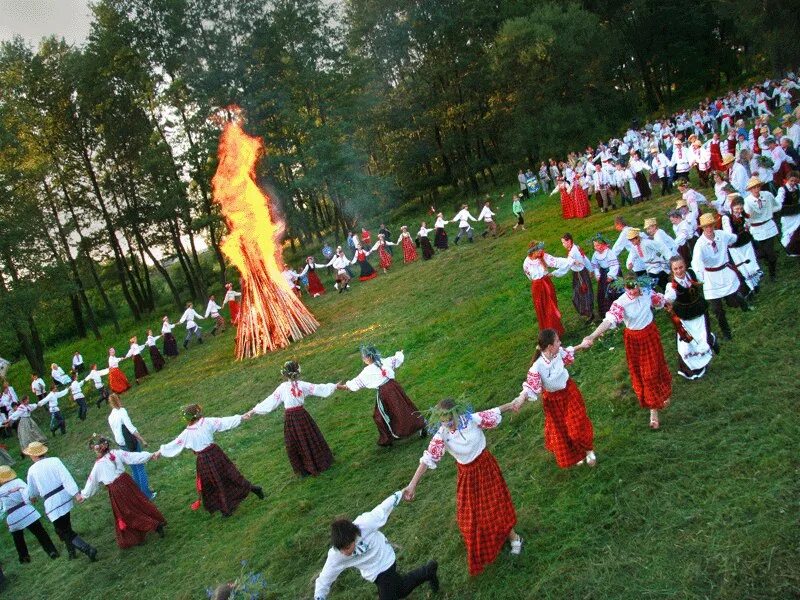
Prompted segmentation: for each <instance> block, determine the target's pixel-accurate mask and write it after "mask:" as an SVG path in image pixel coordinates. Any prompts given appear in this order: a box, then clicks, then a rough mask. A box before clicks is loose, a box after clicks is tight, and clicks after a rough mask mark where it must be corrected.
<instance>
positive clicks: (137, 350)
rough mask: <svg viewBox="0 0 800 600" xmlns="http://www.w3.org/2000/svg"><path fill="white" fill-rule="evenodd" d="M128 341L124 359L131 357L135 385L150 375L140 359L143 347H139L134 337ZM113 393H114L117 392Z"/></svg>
mask: <svg viewBox="0 0 800 600" xmlns="http://www.w3.org/2000/svg"><path fill="white" fill-rule="evenodd" d="M130 341H131V347H130V349H129V350H128V353H127V354H126V355H125V358H131V357H133V375H134V377H135V378H136V383H139V380H140V379H144V378H145V377H147V376H148V375H149V374H150V372H149V371H148V370H147V365H146V364H144V359H143V358H142V350H144V349H145V346H140V345H139V343H138V341H137V338H136V336H133V337H132V338H131V340H130ZM114 391H115V392H116V391H117V390H114ZM117 393H119V392H117Z"/></svg>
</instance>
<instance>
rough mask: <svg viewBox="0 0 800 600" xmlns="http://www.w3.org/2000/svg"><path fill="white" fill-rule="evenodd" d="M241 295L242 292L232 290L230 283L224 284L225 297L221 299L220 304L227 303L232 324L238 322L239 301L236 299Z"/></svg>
mask: <svg viewBox="0 0 800 600" xmlns="http://www.w3.org/2000/svg"><path fill="white" fill-rule="evenodd" d="M241 295H242V292H236V291H234V289H233V284H232V283H226V284H225V298H224V299H223V300H222V306H225V305H226V304H227V305H228V306H229V307H230V311H231V324H232V325H236V324H237V323H238V322H239V302H238V301H237V300H236V299H237V298H240V297H241Z"/></svg>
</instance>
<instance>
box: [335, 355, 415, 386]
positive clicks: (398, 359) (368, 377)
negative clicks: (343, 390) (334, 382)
mask: <svg viewBox="0 0 800 600" xmlns="http://www.w3.org/2000/svg"><path fill="white" fill-rule="evenodd" d="M405 359H406V357H405V355H404V354H403V351H402V350H400V351H398V352H396V353H395V354H394V356H390V357H388V358H384V359H383V360H382V361H381V366H380V367H379V366H378V365H376V364H375V363H372V364H371V365H367V366H366V367H364V368H363V369H362V371H361V373H359V374H358V376H357V377H356V378H355V379H351V380H350V381H347V382H345V385H346V386H347V387H348V389H349V390H351V391H353V392H355V391H357V390H360V389H362V388H369V389H371V390H374V389H377V388H379V387H380V386H382V385H383V384H384V383H386V382H387V381H389V380H390V379H394V372H395V370H396V369H397V367H399V366H400V365H402V364H403V361H405Z"/></svg>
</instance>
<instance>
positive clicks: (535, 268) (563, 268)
mask: <svg viewBox="0 0 800 600" xmlns="http://www.w3.org/2000/svg"><path fill="white" fill-rule="evenodd" d="M542 260H544V265H543V264H542ZM542 260H540V259H538V258H531V257H530V256H528V257H526V258H525V260H524V261H523V263H522V270H523V271H524V272H525V275H526V276H527V277H528V279H530V280H531V281H536V280H537V279H542V278H543V277H547V275H549V274H550V272H549V271H548V270H547V269H546V268H545V265H547V266H548V267H552V268H553V269H556V270H555V271H553V275H555V276H557V277H561V276H562V275H565V274H566V273H567V271H569V268H570V265H571V264H572V261H571V260H570V259H568V258H559V257H556V256H550V255H549V254H546V253H545V254H544V255H543V256H542Z"/></svg>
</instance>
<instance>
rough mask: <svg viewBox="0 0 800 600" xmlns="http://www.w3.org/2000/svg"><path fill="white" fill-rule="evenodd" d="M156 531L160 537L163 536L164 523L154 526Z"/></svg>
mask: <svg viewBox="0 0 800 600" xmlns="http://www.w3.org/2000/svg"><path fill="white" fill-rule="evenodd" d="M156 533H157V534H158V536H159V537H162V538H163V537H164V524H163V523H159V524H158V527H156Z"/></svg>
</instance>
